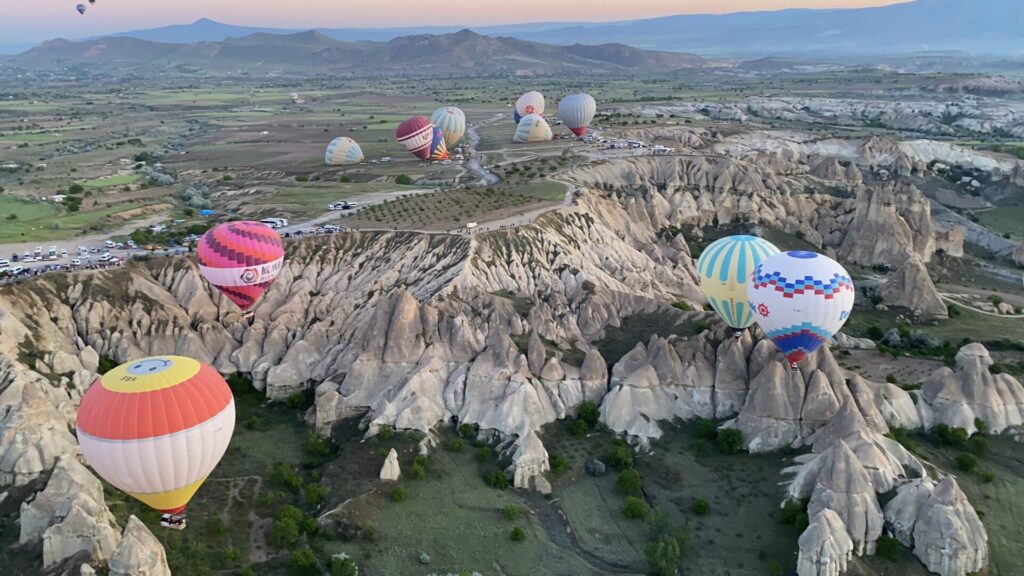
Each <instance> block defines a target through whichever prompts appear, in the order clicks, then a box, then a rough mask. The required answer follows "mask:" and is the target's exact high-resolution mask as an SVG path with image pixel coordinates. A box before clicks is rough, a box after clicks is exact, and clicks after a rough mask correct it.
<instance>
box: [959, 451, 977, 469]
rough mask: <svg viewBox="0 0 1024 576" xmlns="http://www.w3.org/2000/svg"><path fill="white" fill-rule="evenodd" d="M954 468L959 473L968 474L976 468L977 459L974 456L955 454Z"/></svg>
mask: <svg viewBox="0 0 1024 576" xmlns="http://www.w3.org/2000/svg"><path fill="white" fill-rule="evenodd" d="M956 467H957V469H958V470H960V471H961V472H970V471H972V470H974V469H975V468H977V467H978V457H977V456H975V455H974V454H957V456H956Z"/></svg>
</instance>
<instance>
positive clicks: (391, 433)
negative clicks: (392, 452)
mask: <svg viewBox="0 0 1024 576" xmlns="http://www.w3.org/2000/svg"><path fill="white" fill-rule="evenodd" d="M394 437H395V429H394V428H392V427H391V426H388V425H387V424H385V425H383V426H381V427H380V428H378V429H377V438H380V439H381V440H382V441H384V442H387V441H388V440H391V439H392V438H394Z"/></svg>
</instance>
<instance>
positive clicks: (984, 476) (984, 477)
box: [978, 470, 996, 484]
mask: <svg viewBox="0 0 1024 576" xmlns="http://www.w3.org/2000/svg"><path fill="white" fill-rule="evenodd" d="M978 478H981V481H982V482H983V483H985V484H991V483H993V482H995V481H996V475H995V473H994V472H989V471H988V470H984V471H982V472H978Z"/></svg>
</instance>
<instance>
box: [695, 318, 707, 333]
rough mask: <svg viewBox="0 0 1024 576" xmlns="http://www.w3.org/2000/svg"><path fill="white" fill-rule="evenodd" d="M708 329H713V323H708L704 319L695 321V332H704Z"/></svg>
mask: <svg viewBox="0 0 1024 576" xmlns="http://www.w3.org/2000/svg"><path fill="white" fill-rule="evenodd" d="M708 330H711V324H709V323H707V322H705V321H703V320H698V321H696V322H694V323H693V333H694V334H702V333H704V332H707V331H708Z"/></svg>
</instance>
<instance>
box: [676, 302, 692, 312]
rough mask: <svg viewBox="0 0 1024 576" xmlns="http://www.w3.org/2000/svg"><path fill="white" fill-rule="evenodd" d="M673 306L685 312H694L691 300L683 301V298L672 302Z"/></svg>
mask: <svg viewBox="0 0 1024 576" xmlns="http://www.w3.org/2000/svg"><path fill="white" fill-rule="evenodd" d="M672 307H673V308H675V309H676V310H682V311H683V312H693V306H691V305H690V303H689V302H683V301H682V300H680V301H679V302H676V303H674V304H672Z"/></svg>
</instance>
